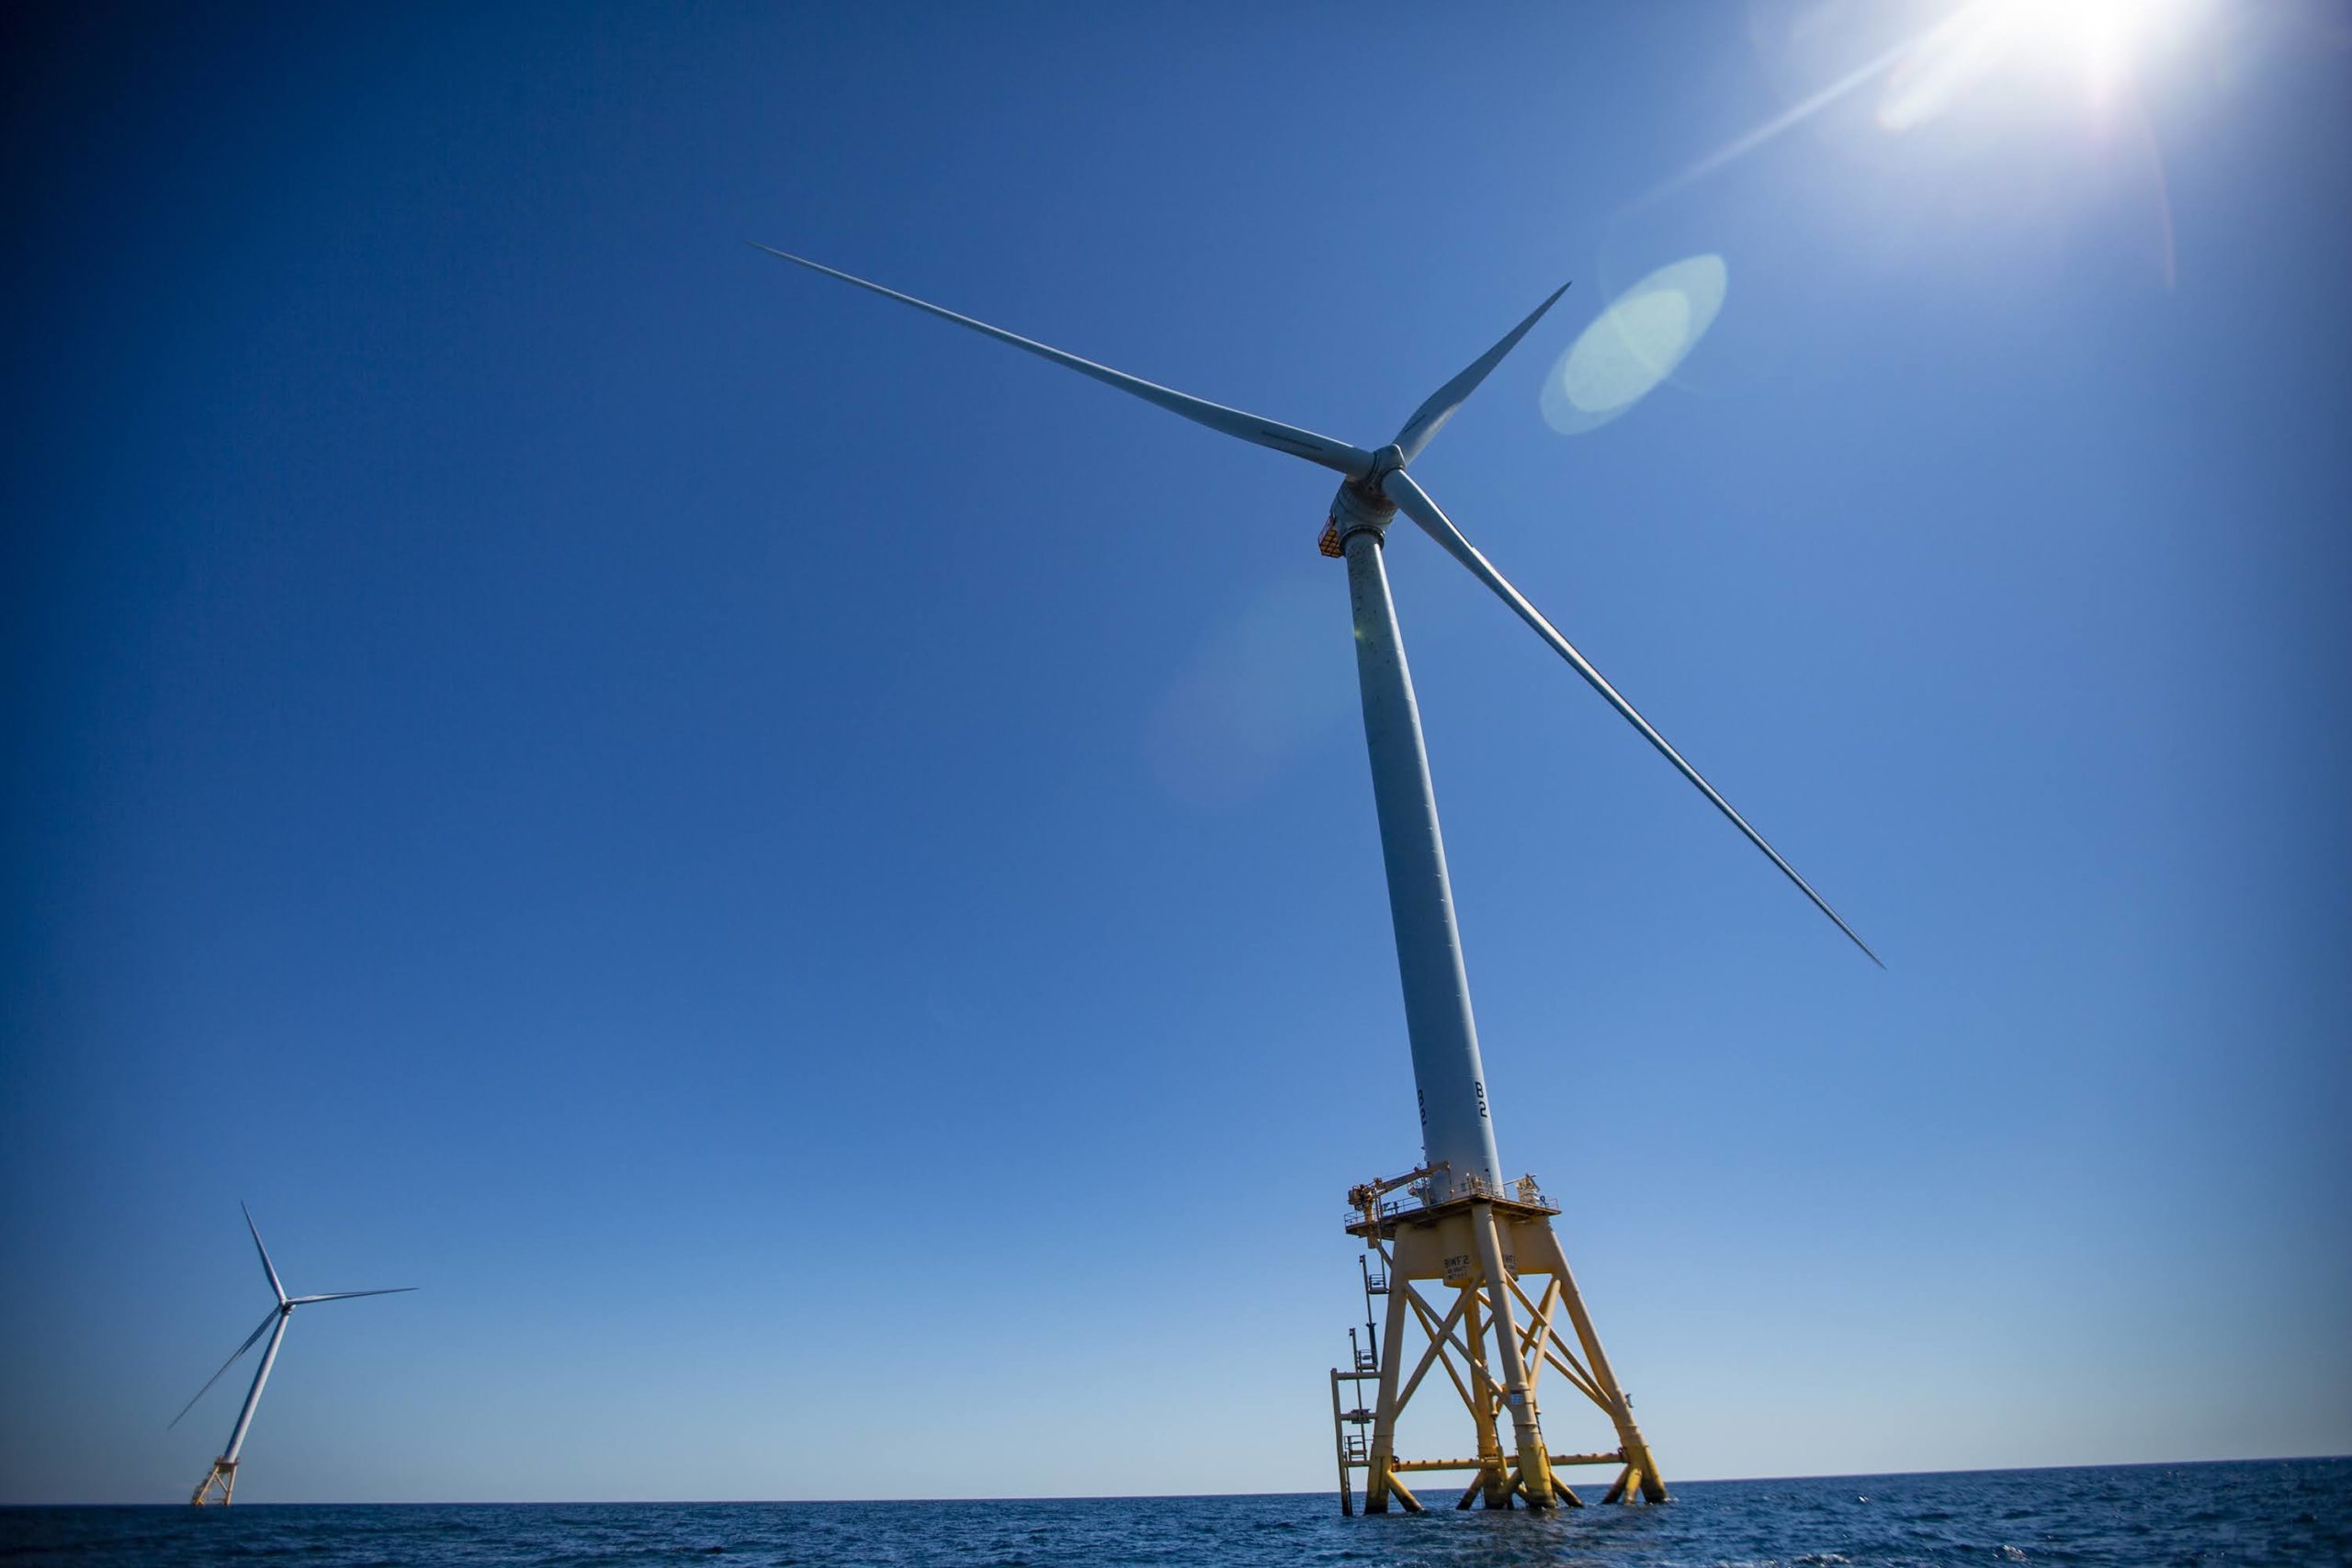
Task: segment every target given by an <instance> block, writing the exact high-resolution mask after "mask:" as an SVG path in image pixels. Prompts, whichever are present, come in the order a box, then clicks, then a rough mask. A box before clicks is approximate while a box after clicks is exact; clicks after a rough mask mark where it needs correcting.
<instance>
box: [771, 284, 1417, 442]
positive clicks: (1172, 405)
mask: <svg viewBox="0 0 2352 1568" xmlns="http://www.w3.org/2000/svg"><path fill="white" fill-rule="evenodd" d="M750 243H751V245H752V248H753V249H754V250H762V251H765V252H767V254H770V255H772V256H781V257H782V258H783V259H784V260H786V261H788V262H791V263H793V264H794V265H797V266H805V267H807V268H808V269H809V271H811V272H821V273H823V274H824V275H825V276H827V277H838V278H840V279H841V280H842V282H843V283H854V284H855V285H856V286H857V287H858V288H864V289H866V290H868V291H870V292H872V293H875V294H879V295H881V296H882V297H883V298H884V299H896V300H898V301H899V303H900V304H902V305H912V306H913V307H914V308H915V309H916V310H927V311H929V312H930V313H931V314H933V315H934V316H937V317H939V318H940V319H941V320H942V321H954V322H955V323H956V325H957V326H963V327H969V328H971V329H972V330H973V331H974V332H976V333H985V334H986V335H987V336H989V337H992V338H994V339H996V340H997V341H998V342H999V343H1009V344H1012V346H1013V347H1015V348H1025V349H1027V350H1028V351H1029V352H1030V353H1032V354H1034V355H1037V356H1038V357H1040V358H1043V359H1050V360H1052V361H1053V362H1054V363H1055V364H1057V365H1061V366H1067V367H1069V368H1070V369H1072V370H1075V371H1077V372H1078V373H1079V374H1080V375H1081V376H1091V377H1093V378H1095V379H1096V380H1097V381H1100V382H1103V384H1104V385H1105V386H1111V387H1116V388H1118V389H1119V390H1121V391H1123V392H1127V393H1131V394H1133V395H1134V396H1136V397H1138V398H1141V399H1142V400H1144V401H1146V402H1148V403H1157V404H1159V406H1160V407H1161V408H1164V409H1166V410H1168V411H1169V412H1170V413H1179V414H1182V415H1183V416H1184V417H1185V418H1186V419H1189V420H1191V421H1192V422H1193V423H1195V424H1204V425H1207V426H1208V427H1209V428H1210V429H1211V430H1216V431H1222V432H1223V433H1224V434H1227V435H1238V436H1239V437H1240V438H1241V439H1242V440H1244V441H1249V442H1254V443H1255V444H1256V445H1258V446H1266V447H1271V448H1272V449H1273V450H1274V451H1277V452H1287V453H1289V454H1290V455H1291V456H1292V457H1304V458H1306V460H1307V461H1308V462H1310V463H1320V464H1321V465H1322V466H1323V467H1325V468H1332V469H1336V470H1337V471H1338V472H1340V473H1342V474H1345V475H1347V476H1348V477H1349V478H1350V479H1362V478H1363V477H1364V476H1365V475H1366V474H1369V473H1370V472H1372V454H1371V453H1369V452H1365V451H1363V450H1362V449H1360V448H1358V447H1354V446H1349V445H1348V444H1347V443H1346V442H1344V441H1334V440H1332V439H1331V438H1330V437H1329V436H1328V435H1317V434H1315V432H1313V431H1311V430H1302V429H1300V428H1299V427H1298V426H1297V425H1295V424H1284V423H1282V422H1281V421H1280V420H1272V419H1261V418H1259V417H1258V416H1257V415H1256V414H1253V413H1244V412H1242V411H1241V410H1239V409H1229V408H1227V407H1226V406H1225V405H1224V404H1222V403H1213V402H1210V401H1208V400H1206V399H1204V398H1195V397H1193V396H1191V395H1190V394H1188V393H1184V392H1179V391H1176V390H1173V389H1170V388H1167V387H1163V386H1160V385H1159V383H1158V382H1156V381H1147V380H1144V379H1143V378H1140V377H1137V376H1130V375H1128V374H1126V373H1125V371H1122V370H1114V369H1112V368H1111V367H1109V366H1107V365H1097V364H1095V363H1094V361H1092V360H1091V359H1080V357H1079V356H1078V355H1075V354H1064V353H1063V352H1062V351H1061V350H1060V349H1058V348H1049V347H1047V346H1046V344H1042V343H1037V342H1035V341H1034V340H1032V339H1029V338H1025V337H1023V336H1021V335H1020V334H1019V333H1009V332H1006V331H1005V330H1004V329H1003V328H1001V327H992V326H990V325H989V324H988V323H987V322H986V321H974V320H973V319H972V318H971V317H969V316H961V315H958V314H956V312H955V311H953V310H944V309H942V308H941V307H939V306H937V305H933V304H928V303H926V302H925V301H923V300H921V299H916V298H915V297H914V296H913V295H911V294H901V293H899V291H898V290H897V289H895V288H883V287H882V286H881V285H880V284H878V283H868V282H867V281H866V280H865V279H864V278H862V277H857V276H852V275H851V274H849V273H846V272H841V271H838V270H836V269H835V268H832V267H830V266H826V265H823V264H822V263H820V262H812V261H810V260H809V259H808V258H807V257H806V256H796V255H794V254H792V253H791V252H789V251H779V250H777V249H776V248H775V246H773V245H763V244H761V243H759V242H758V241H757V240H753V241H752V242H750Z"/></svg>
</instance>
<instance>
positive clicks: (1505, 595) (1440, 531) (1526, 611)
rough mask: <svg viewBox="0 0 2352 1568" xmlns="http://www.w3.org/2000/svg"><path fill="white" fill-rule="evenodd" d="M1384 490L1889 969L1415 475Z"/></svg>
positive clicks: (1393, 475)
mask: <svg viewBox="0 0 2352 1568" xmlns="http://www.w3.org/2000/svg"><path fill="white" fill-rule="evenodd" d="M1381 489H1382V491H1384V492H1385V494H1386V495H1387V497H1388V499H1389V500H1391V501H1393V502H1396V503H1397V510H1399V511H1400V512H1402V513H1405V515H1407V516H1408V517H1410V518H1411V519H1412V520H1413V521H1414V522H1416V523H1418V524H1419V525H1421V531H1422V532H1424V533H1426V534H1427V535H1429V536H1430V538H1432V539H1435V540H1436V541H1437V542H1438V543H1439V544H1440V545H1442V546H1443V547H1445V552H1446V553H1447V554H1448V555H1450V556H1452V557H1453V558H1454V559H1455V560H1458V561H1460V562H1461V563H1462V564H1463V565H1464V566H1466V567H1468V568H1469V569H1470V571H1471V574H1472V575H1473V576H1475V577H1476V578H1477V579H1478V581H1481V582H1483V583H1485V584H1486V585H1487V587H1488V588H1490V589H1492V590H1494V592H1495V595H1496V597H1498V598H1499V599H1500V600H1502V602H1503V603H1504V604H1509V605H1510V607H1511V608H1512V609H1513V610H1514V611H1516V612H1517V613H1518V615H1519V618H1520V619H1521V620H1522V621H1525V622H1526V623H1527V624H1528V625H1529V626H1532V627H1533V628H1534V629H1535V635H1536V636H1538V637H1542V638H1543V639H1544V641H1545V642H1547V643H1550V644H1551V645H1552V651H1553V652H1555V653H1556V654H1558V655H1559V656H1560V657H1561V658H1563V659H1565V660H1567V661H1568V663H1569V665H1570V666H1571V667H1573V668H1574V669H1575V671H1576V672H1577V674H1579V675H1581V676H1583V677H1584V678H1585V682H1586V683H1587V684H1589V686H1591V687H1592V689H1593V690H1594V691H1596V692H1599V693H1600V694H1601V695H1602V696H1603V697H1604V698H1606V699H1607V700H1608V702H1609V705H1610V706H1611V707H1613V708H1615V709H1616V710H1617V711H1618V712H1619V713H1621V714H1623V716H1624V717H1625V721H1626V722H1627V723H1629V724H1631V725H1632V726H1633V727H1634V728H1635V729H1638V730H1640V731H1641V732H1642V739H1645V740H1647V741H1648V742H1649V743H1650V744H1651V745H1653V746H1655V747H1657V750H1658V754H1659V755H1660V756H1662V757H1664V758H1665V759H1666V760H1667V761H1669V762H1671V763H1673V764H1674V765H1675V767H1676V768H1677V769H1678V770H1679V771H1680V773H1681V774H1682V776H1683V777H1684V778H1686V779H1689V780H1690V781H1691V784H1694V785H1696V786H1697V787H1698V790H1699V793H1700V794H1702V795H1705V796H1706V797H1707V798H1708V799H1709V800H1711V801H1713V802H1714V805H1715V809H1716V810H1718V811H1720V812H1722V813H1723V814H1724V816H1725V817H1727V818H1731V823H1732V826H1733V827H1735V828H1737V829H1739V830H1740V831H1741V832H1742V833H1745V834H1747V841H1748V842H1749V843H1751V844H1754V845H1755V846H1756V847H1757V848H1758V849H1759V850H1762V851H1763V852H1764V853H1765V855H1766V856H1767V858H1769V859H1770V861H1771V863H1773V864H1774V865H1777V866H1779V867H1780V868H1781V872H1782V873H1783V874H1786V875H1787V877H1788V879H1789V880H1790V881H1791V882H1793V883H1795V884H1796V885H1797V887H1798V889H1799V890H1800V891H1801V892H1803V893H1804V896H1805V897H1808V898H1810V899H1812V900H1813V906H1814V908H1816V909H1819V910H1820V911H1821V912H1822V913H1823V914H1825V915H1826V916H1828V917H1829V919H1831V920H1832V921H1833V922H1835V923H1836V925H1837V927H1838V930H1839V931H1844V932H1845V933H1846V935H1847V937H1848V938H1849V939H1850V940H1851V941H1852V942H1853V944H1854V945H1855V946H1856V947H1859V948H1860V949H1861V950H1862V952H1863V953H1865V954H1867V955H1868V956H1869V958H1870V961H1871V963H1873V964H1877V965H1878V966H1879V967H1880V968H1882V969H1883V968H1885V967H1886V963H1885V961H1884V960H1883V959H1882V958H1880V957H1879V955H1878V954H1877V953H1871V944H1870V943H1868V942H1864V941H1863V940H1862V939H1861V938H1860V937H1859V936H1856V935H1855V934H1854V928H1853V927H1851V926H1849V925H1848V924H1847V923H1846V922H1845V921H1844V920H1843V919H1840V918H1839V917H1838V911H1837V910H1835V909H1833V908H1830V907H1829V901H1828V900H1827V899H1826V898H1824V897H1822V896H1821V895H1820V894H1818V893H1815V891H1814V890H1813V884H1811V883H1809V882H1807V881H1806V880H1805V879H1804V877H1802V876H1799V875H1798V874H1797V868H1796V867H1794V866H1792V865H1791V864H1790V863H1788V862H1787V861H1785V860H1782V859H1781V852H1780V851H1778V850H1776V849H1774V848H1773V847H1772V846H1771V845H1770V844H1769V843H1766V842H1765V841H1764V835H1763V834H1761V833H1759V832H1758V831H1757V830H1756V829H1753V828H1751V827H1749V826H1748V825H1747V818H1745V817H1742V816H1741V815H1740V814H1739V813H1738V812H1736V811H1735V810H1733V809H1732V805H1731V802H1730V801H1728V800H1725V799H1724V797H1723V796H1722V795H1718V794H1717V793H1716V792H1715V786H1714V785H1713V784H1709V783H1708V782H1707V781H1706V780H1705V779H1703V778H1701V777H1700V776H1699V770H1698V769H1696V768H1694V767H1692V766H1691V764H1690V763H1688V762H1686V761H1683V760H1682V753H1681V752H1679V751H1677V750H1675V749H1674V748H1673V747H1671V746H1669V745H1668V744H1667V741H1666V737H1665V736H1663V735H1660V734H1659V733H1658V732H1657V730H1656V729H1654V728H1651V726H1650V721H1649V720H1648V719H1645V718H1644V717H1643V716H1641V715H1640V714H1638V713H1636V712H1635V711H1634V705H1633V704H1631V703H1629V702H1627V701H1626V700H1625V699H1624V698H1623V696H1621V695H1619V694H1618V691H1617V688H1616V687H1614V686H1612V685H1611V684H1610V683H1609V682H1608V681H1607V680H1605V679H1604V678H1603V677H1602V676H1601V673H1600V671H1598V670H1595V669H1594V668H1593V667H1592V663H1591V661H1590V660H1588V659H1586V658H1585V656H1584V655H1583V654H1581V653H1578V652H1577V650H1576V648H1575V646H1574V645H1573V644H1571V643H1570V642H1569V641H1568V639H1567V638H1566V637H1562V636H1561V635H1560V631H1559V628H1558V627H1556V626H1554V625H1553V624H1552V623H1551V622H1550V621H1547V620H1545V619H1544V614H1543V612H1542V611H1540V610H1538V609H1536V607H1535V606H1534V605H1532V604H1529V603H1528V602H1527V599H1526V596H1525V595H1523V594H1521V592H1520V591H1519V590H1518V589H1516V588H1513V587H1512V586H1511V585H1510V581H1508V580H1507V579H1505V578H1504V576H1503V574H1502V573H1501V572H1499V571H1497V570H1495V568H1494V564H1493V563H1492V562H1491V561H1489V560H1487V558H1486V557H1485V556H1483V555H1480V554H1479V553H1478V550H1477V547H1476V546H1474V545H1473V544H1471V543H1470V541H1469V540H1467V539H1465V538H1464V537H1463V536H1462V530H1460V529H1459V528H1456V527H1455V526H1454V525H1453V520H1452V519H1451V518H1449V517H1447V516H1446V514H1445V513H1444V512H1443V511H1442V510H1440V508H1439V506H1438V503H1437V502H1434V501H1431V500H1430V494H1429V491H1425V490H1423V489H1422V488H1421V487H1420V485H1419V483H1417V482H1416V481H1415V480H1414V479H1412V478H1411V477H1410V476H1408V475H1407V474H1406V473H1405V472H1404V471H1403V470H1402V469H1395V470H1391V471H1390V472H1389V473H1388V474H1387V475H1386V476H1385V477H1384V478H1383V479H1382V480H1381Z"/></svg>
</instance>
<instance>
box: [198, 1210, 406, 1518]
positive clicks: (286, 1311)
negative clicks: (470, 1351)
mask: <svg viewBox="0 0 2352 1568" xmlns="http://www.w3.org/2000/svg"><path fill="white" fill-rule="evenodd" d="M237 1207H238V1208H239V1209H240V1210H243V1213H244V1216H245V1229H247V1230H249V1231H252V1232H253V1237H254V1251H255V1252H258V1253H260V1254H261V1271H262V1272H263V1273H264V1274H266V1275H267V1276H268V1278H269V1292H270V1294H272V1295H274V1296H276V1297H277V1305H276V1306H273V1307H271V1308H270V1309H269V1313H268V1314H267V1315H266V1316H265V1317H264V1318H263V1319H262V1320H261V1323H260V1325H258V1326H257V1327H255V1328H254V1331H253V1332H252V1333H251V1334H248V1335H246V1336H245V1342H244V1343H243V1344H242V1345H240V1346H238V1347H237V1348H235V1349H234V1350H232V1351H231V1352H230V1353H229V1359H227V1360H225V1361H223V1362H221V1363H220V1371H217V1372H214V1373H213V1374H212V1375H211V1376H210V1377H209V1378H207V1379H205V1380H204V1386H203V1387H202V1388H200V1389H198V1390H197V1391H196V1399H191V1400H189V1401H188V1402H187V1404H183V1405H181V1406H180V1414H179V1416H173V1417H172V1418H171V1420H170V1422H169V1423H168V1424H167V1425H166V1426H165V1427H164V1430H165V1431H169V1430H170V1429H171V1428H172V1427H176V1426H178V1425H179V1424H180V1416H186V1415H187V1413H188V1412H189V1411H191V1410H193V1409H195V1408H196V1401H197V1399H202V1398H203V1397H204V1396H205V1395H206V1394H208V1393H211V1392H212V1385H213V1384H214V1383H216V1382H220V1378H221V1375H222V1373H225V1372H226V1371H228V1370H229V1369H230V1368H231V1367H233V1366H235V1365H236V1364H237V1361H238V1359H239V1358H240V1357H242V1356H243V1355H244V1353H245V1352H246V1351H248V1350H250V1349H252V1348H254V1341H255V1340H257V1339H259V1338H260V1337H262V1336H263V1335H265V1334H266V1335H268V1336H269V1348H267V1349H266V1350H264V1351H263V1352H262V1353H261V1365H260V1366H259V1367H257V1368H256V1369H254V1385H253V1387H251V1388H249V1389H247V1390H245V1403H244V1404H243V1406H242V1407H241V1408H240V1409H239V1410H238V1411H237V1424H236V1425H235V1426H234V1427H231V1428H230V1429H229V1446H228V1447H227V1448H225V1449H223V1450H220V1458H219V1459H216V1460H214V1461H212V1471H211V1473H209V1474H208V1475H207V1476H206V1477H205V1478H204V1484H202V1485H201V1486H198V1488H197V1489H196V1495H195V1496H193V1497H190V1498H189V1499H188V1501H189V1502H191V1503H193V1504H195V1505H196V1506H198V1507H199V1508H200V1507H203V1506H205V1505H206V1504H208V1503H211V1502H214V1501H216V1500H217V1501H218V1502H219V1503H220V1504H221V1506H224V1507H225V1506H227V1505H228V1503H229V1500H230V1496H231V1495H232V1493H234V1492H235V1491H236V1489H237V1452H238V1450H241V1449H243V1447H244V1446H245V1428H246V1427H250V1426H252V1425H253V1424H254V1406H255V1405H258V1404H260V1403H261V1385H262V1384H264V1383H266V1382H268V1381H269V1369H270V1368H272V1367H274V1366H276V1365H277V1348H278V1346H280V1345H282V1344H284V1343H285V1342H286V1325H288V1324H289V1323H291V1322H293V1321H294V1309H295V1308H296V1307H306V1306H315V1305H316V1304H318V1303H320V1302H347V1301H350V1300H352V1299H354V1298H355V1297H358V1296H397V1295H400V1294H401V1293H402V1292H408V1291H413V1290H414V1289H416V1287H415V1286H414V1285H398V1286H395V1287H393V1288H392V1289H390V1290H388V1291H330V1292H327V1293H326V1294H325V1295H322V1296H289V1295H288V1294H287V1293H286V1287H285V1286H284V1285H282V1284H280V1283H278V1280H277V1265H275V1264H273V1263H272V1262H270V1260H269V1248H267V1247H264V1246H263V1245H262V1244H261V1231H260V1230H259V1229H258V1228H257V1227H256V1226H255V1225H254V1215H253V1211H252V1210H250V1209H246V1208H245V1206H244V1205H243V1203H240V1204H238V1205H237ZM215 1491H218V1492H219V1493H220V1496H219V1498H218V1499H215V1498H214V1497H213V1496H212V1494H213V1493H214V1492H215Z"/></svg>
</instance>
